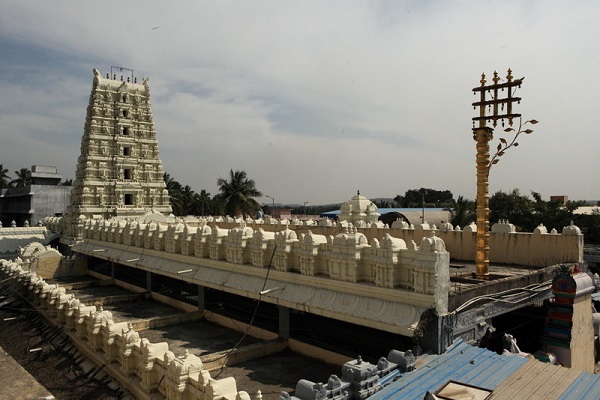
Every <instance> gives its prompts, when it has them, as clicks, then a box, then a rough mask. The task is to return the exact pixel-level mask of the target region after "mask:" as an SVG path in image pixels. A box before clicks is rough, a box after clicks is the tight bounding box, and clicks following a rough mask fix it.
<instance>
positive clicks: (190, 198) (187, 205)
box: [181, 185, 196, 215]
mask: <svg viewBox="0 0 600 400" xmlns="http://www.w3.org/2000/svg"><path fill="white" fill-rule="evenodd" d="M195 196H196V192H194V191H193V190H192V188H191V187H190V186H189V185H185V186H184V187H182V188H181V210H182V211H183V215H190V214H191V210H192V205H193V204H194V198H195Z"/></svg>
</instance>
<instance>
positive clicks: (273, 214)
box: [265, 194, 275, 217]
mask: <svg viewBox="0 0 600 400" xmlns="http://www.w3.org/2000/svg"><path fill="white" fill-rule="evenodd" d="M265 197H268V198H269V199H271V200H273V209H272V210H271V216H272V217H275V197H271V196H269V195H268V194H265Z"/></svg>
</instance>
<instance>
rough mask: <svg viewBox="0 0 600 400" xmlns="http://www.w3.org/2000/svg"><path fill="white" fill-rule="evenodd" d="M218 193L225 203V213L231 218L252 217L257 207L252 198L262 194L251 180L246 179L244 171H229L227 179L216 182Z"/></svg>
mask: <svg viewBox="0 0 600 400" xmlns="http://www.w3.org/2000/svg"><path fill="white" fill-rule="evenodd" d="M217 185H219V191H220V192H221V195H222V197H223V200H224V202H225V213H226V214H228V215H231V216H237V215H240V214H241V215H243V216H244V217H246V216H247V215H252V213H253V212H254V211H256V210H257V209H258V207H259V205H258V203H257V202H256V200H254V199H253V197H260V196H262V193H261V192H260V191H258V190H257V189H256V187H255V183H254V180H253V179H248V178H247V176H246V171H239V170H237V171H235V172H234V171H233V170H230V171H229V179H228V180H227V179H224V178H219V179H218V180H217Z"/></svg>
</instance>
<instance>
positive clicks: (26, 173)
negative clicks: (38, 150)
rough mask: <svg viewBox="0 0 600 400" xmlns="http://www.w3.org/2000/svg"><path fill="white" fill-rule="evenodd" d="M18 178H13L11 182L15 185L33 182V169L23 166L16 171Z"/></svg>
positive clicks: (19, 185) (21, 185) (25, 184)
mask: <svg viewBox="0 0 600 400" xmlns="http://www.w3.org/2000/svg"><path fill="white" fill-rule="evenodd" d="M15 174H17V179H13V180H12V181H11V182H10V183H11V185H13V186H14V187H25V186H27V185H29V184H30V183H31V171H30V170H29V168H21V169H20V170H18V171H15Z"/></svg>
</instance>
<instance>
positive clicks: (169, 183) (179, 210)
mask: <svg viewBox="0 0 600 400" xmlns="http://www.w3.org/2000/svg"><path fill="white" fill-rule="evenodd" d="M163 180H164V181H165V185H166V187H167V191H168V192H169V198H170V202H171V208H172V209H173V214H175V215H183V199H182V197H183V195H182V186H181V183H179V182H177V181H176V180H175V179H174V178H173V177H171V175H169V174H168V173H166V172H165V173H164V174H163Z"/></svg>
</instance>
